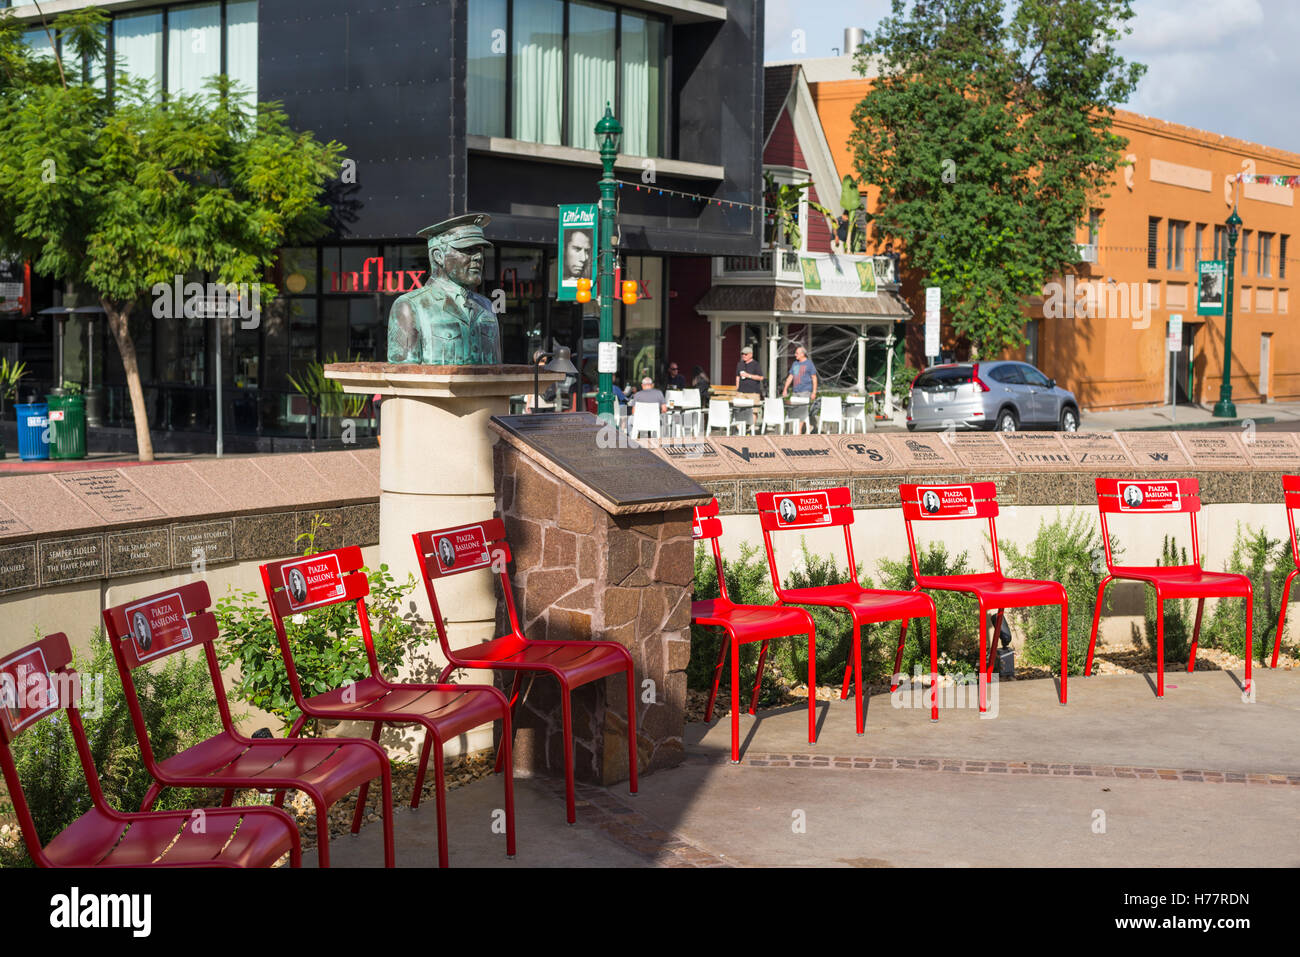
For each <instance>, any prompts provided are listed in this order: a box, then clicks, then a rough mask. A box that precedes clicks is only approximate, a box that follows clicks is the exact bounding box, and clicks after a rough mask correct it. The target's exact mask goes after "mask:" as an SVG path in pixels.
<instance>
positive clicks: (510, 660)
mask: <svg viewBox="0 0 1300 957" xmlns="http://www.w3.org/2000/svg"><path fill="white" fill-rule="evenodd" d="M454 660H455V662H456V664H457V665H459V666H460V667H462V668H502V669H506V670H510V669H514V670H518V671H546V672H550V673H551V674H554V675H556V676H562V677H563V678H564V680H565V681H566V682H568V683H569V685H571V686H574V687H576V686H577V685H581V684H586V683H587V682H589V681H595V680H596V679H597V678H604V677H605V676H606V675H614V674H618V673H619V672H622V671H626V670H627V666H628V662H627V653H626V652H625V650H624V649H623V646H622V645H618V644H615V643H614V642H611V641H527V640H526V641H520V640H519V639H518V638H517V637H516V636H515V635H505V636H503V637H501V638H495V639H493V640H492V641H488V642H484V643H483V644H481V645H474V646H472V647H469V648H457V649H456V652H455V659H454Z"/></svg>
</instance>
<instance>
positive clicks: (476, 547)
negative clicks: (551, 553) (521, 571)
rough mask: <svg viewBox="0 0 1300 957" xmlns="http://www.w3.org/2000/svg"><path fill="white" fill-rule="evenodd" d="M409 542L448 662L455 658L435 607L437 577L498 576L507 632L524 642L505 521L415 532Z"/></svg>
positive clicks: (485, 521) (436, 601) (445, 626)
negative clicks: (484, 571) (512, 585)
mask: <svg viewBox="0 0 1300 957" xmlns="http://www.w3.org/2000/svg"><path fill="white" fill-rule="evenodd" d="M411 540H412V541H413V542H414V543H415V557H416V560H417V561H418V562H419V564H420V577H421V578H422V579H423V581H424V591H425V594H426V595H428V597H429V608H430V609H431V610H432V612H433V626H434V628H436V629H437V631H438V643H439V644H440V645H442V652H443V654H445V655H446V656H447V658H448V659H449V660H455V655H454V652H453V651H452V647H451V642H450V640H449V639H448V637H447V623H446V622H445V621H443V618H442V610H441V609H440V608H439V606H438V595H437V593H436V592H435V591H434V587H433V582H434V579H437V578H446V577H447V576H449V575H459V574H461V573H463V572H471V571H480V570H482V569H488V570H490V571H492V572H495V573H496V574H498V575H500V576H501V592H502V597H503V598H504V599H505V605H506V615H507V617H508V618H509V620H510V630H511V632H512V633H513V634H514V635H515V636H516V637H518V638H519V639H521V640H525V641H526V640H527V639H526V638H525V637H524V633H523V629H522V628H520V627H519V616H518V614H517V612H516V611H515V599H514V594H513V593H512V592H511V590H510V575H509V572H508V571H507V566H508V565H509V564H510V560H511V553H510V543H509V542H507V541H506V526H505V522H503V521H502V520H501V519H499V518H489V519H485V520H484V521H481V522H469V523H467V524H465V525H453V526H452V527H450V528H438V529H433V530H431V531H427V532H416V533H415V534H414V535H412V536H411Z"/></svg>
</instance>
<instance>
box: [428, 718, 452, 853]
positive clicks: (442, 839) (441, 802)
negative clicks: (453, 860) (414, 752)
mask: <svg viewBox="0 0 1300 957" xmlns="http://www.w3.org/2000/svg"><path fill="white" fill-rule="evenodd" d="M429 736H430V737H431V738H433V732H432V731H430V732H429ZM433 740H434V745H433V790H434V794H433V799H434V801H435V802H436V803H437V805H438V814H437V819H438V866H439V867H449V866H450V861H449V860H448V857H447V771H446V769H445V768H444V767H443V766H442V742H441V741H440V740H438V739H437V738H433Z"/></svg>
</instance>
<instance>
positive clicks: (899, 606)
mask: <svg viewBox="0 0 1300 957" xmlns="http://www.w3.org/2000/svg"><path fill="white" fill-rule="evenodd" d="M781 599H782V601H784V602H785V603H786V604H790V605H827V606H831V607H838V608H847V609H850V610H851V611H852V612H853V614H855V615H856V616H857V617H858V618H859V619H860V620H862V621H869V622H876V621H893V620H895V619H899V618H929V617H930V615H931V614H932V613H933V610H934V606H933V603H932V602H931V600H930V598H929V596H927V595H923V594H921V593H920V592H915V591H886V590H884V589H875V588H872V589H866V588H863V587H862V586H861V585H859V584H857V583H856V582H844V583H843V584H839V585H822V586H820V587H817V588H786V589H784V590H783V591H782V592H781Z"/></svg>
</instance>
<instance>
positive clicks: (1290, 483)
mask: <svg viewBox="0 0 1300 957" xmlns="http://www.w3.org/2000/svg"><path fill="white" fill-rule="evenodd" d="M1282 501H1283V503H1284V505H1285V507H1286V523H1287V526H1288V527H1289V528H1290V529H1291V557H1292V558H1294V559H1295V567H1296V568H1300V540H1297V537H1296V530H1295V513H1296V510H1297V509H1300V475H1283V476H1282Z"/></svg>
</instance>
